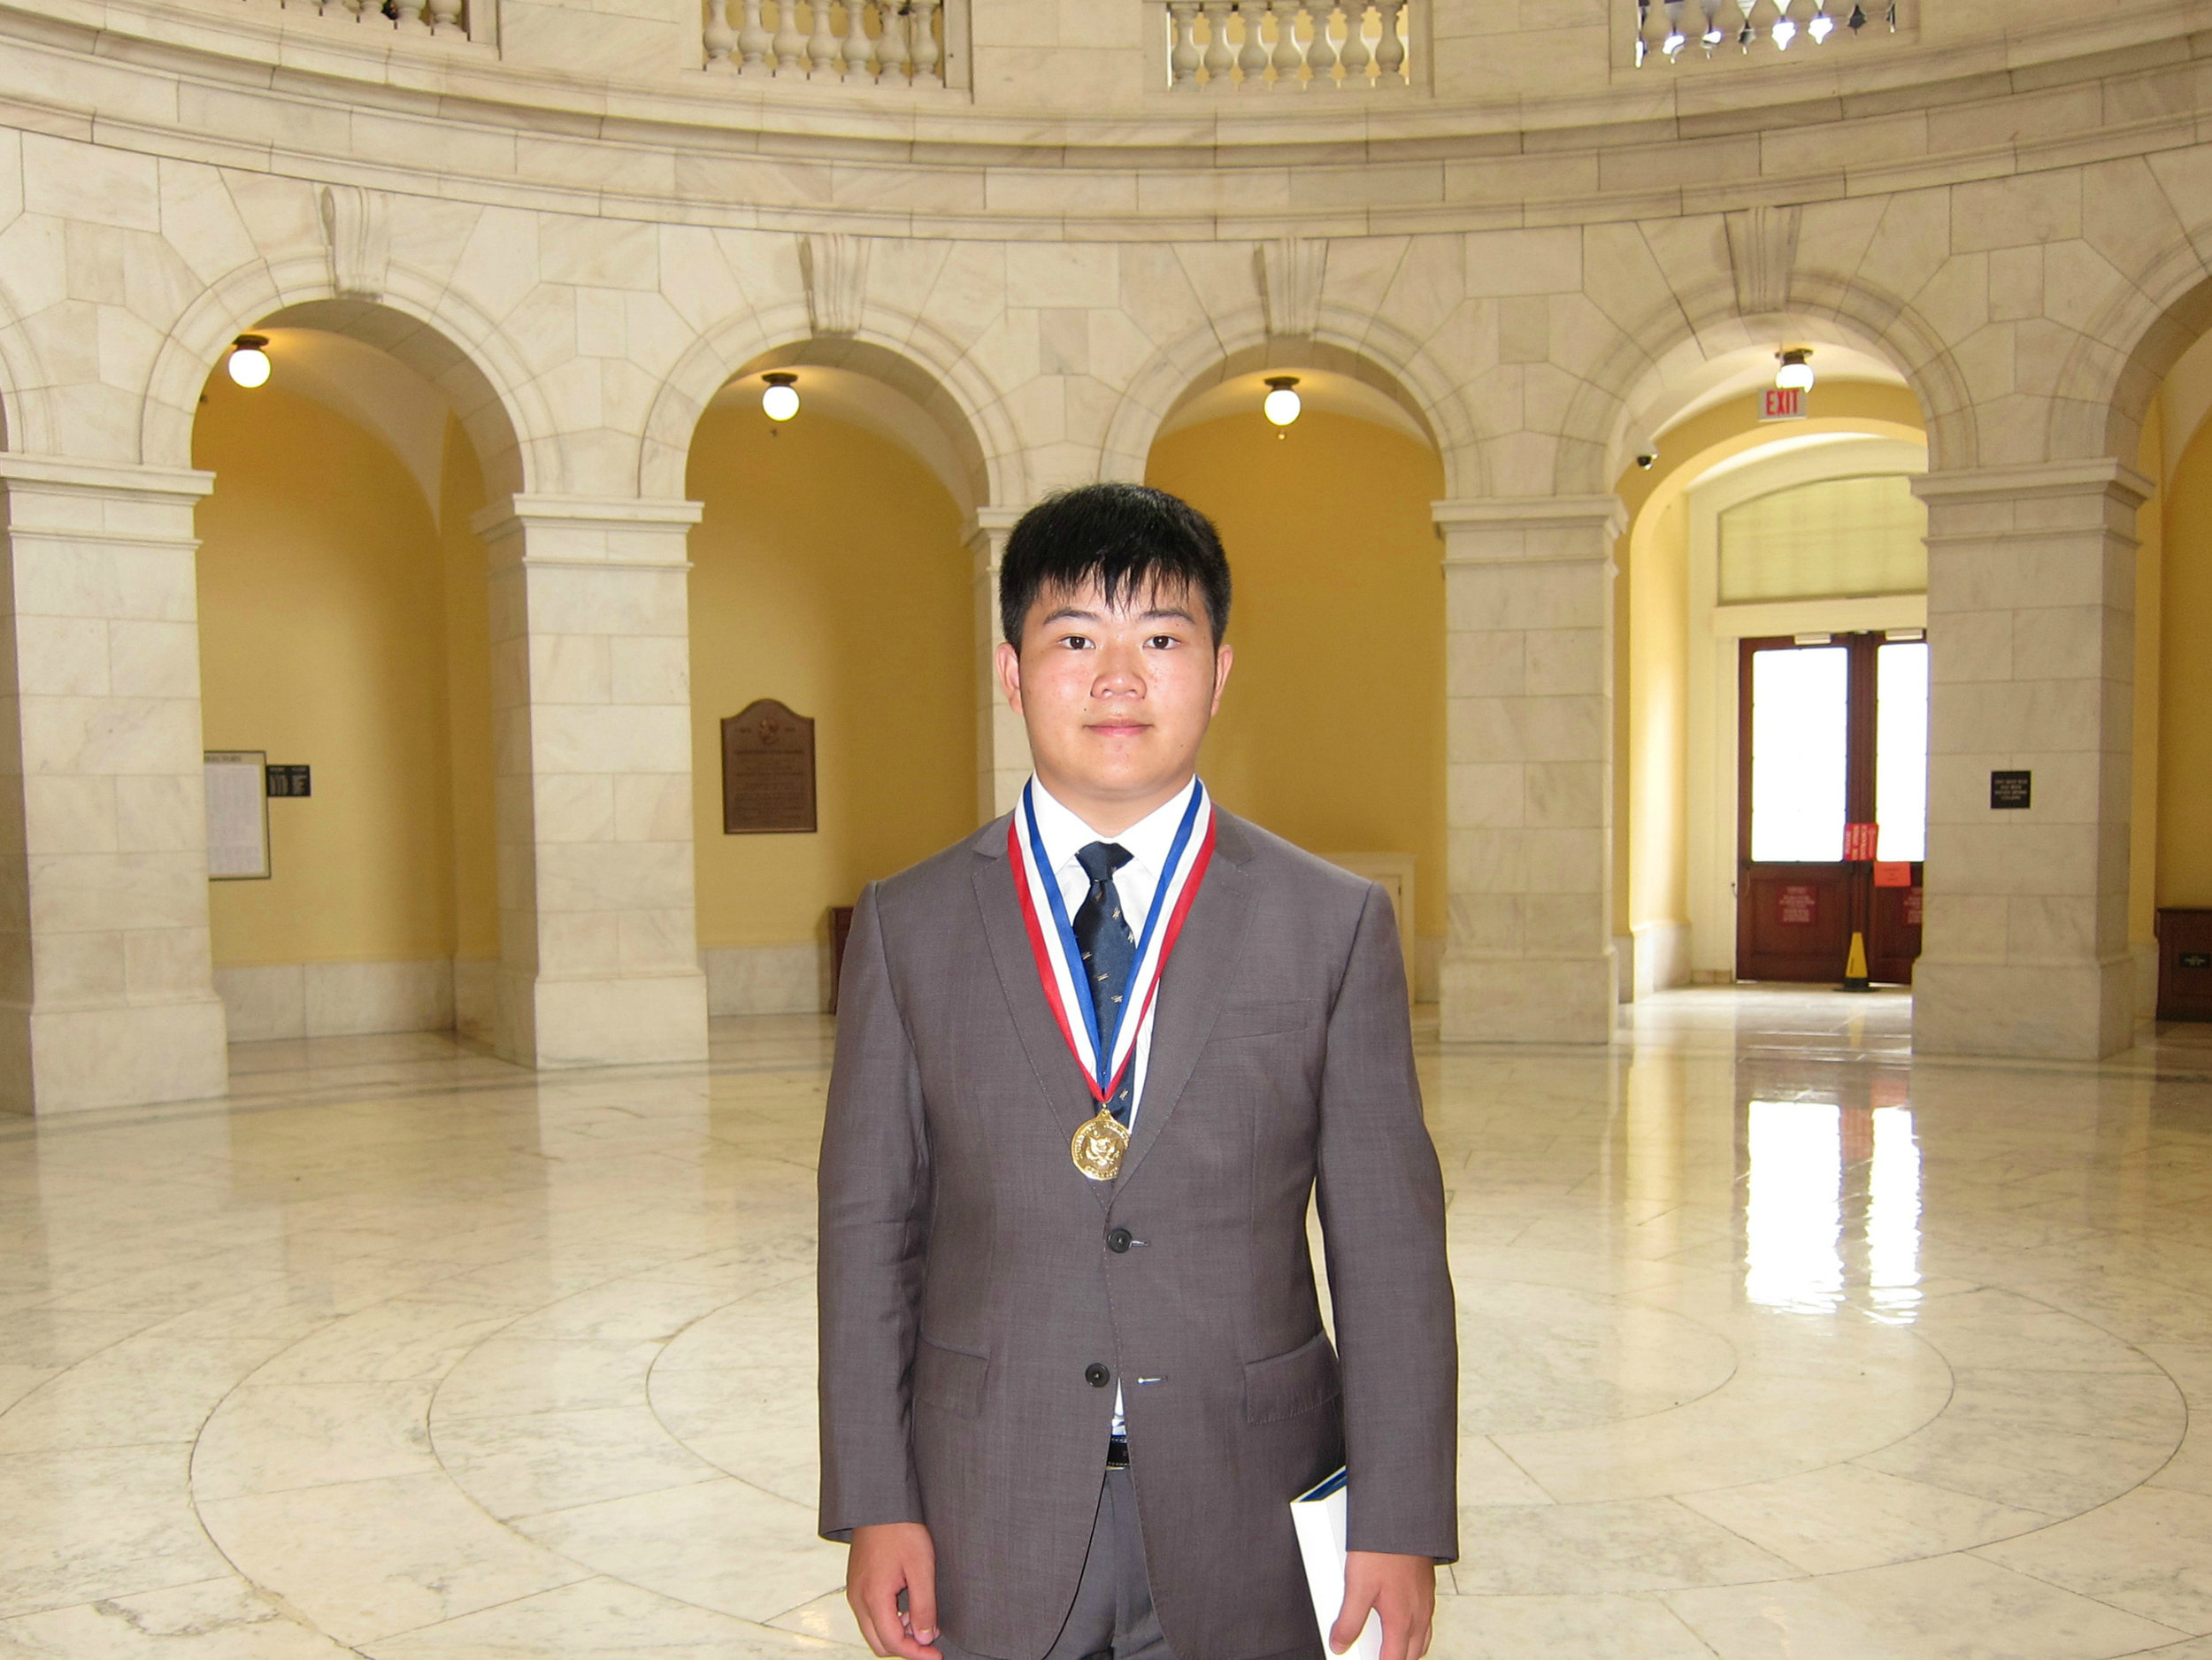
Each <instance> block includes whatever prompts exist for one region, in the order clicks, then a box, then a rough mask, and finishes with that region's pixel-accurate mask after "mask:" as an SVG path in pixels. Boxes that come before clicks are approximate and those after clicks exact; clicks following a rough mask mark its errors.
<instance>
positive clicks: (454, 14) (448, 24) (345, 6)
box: [277, 0, 471, 35]
mask: <svg viewBox="0 0 2212 1660" xmlns="http://www.w3.org/2000/svg"><path fill="white" fill-rule="evenodd" d="M277 10H279V11H280V12H313V13H315V14H316V15H318V16H320V17H326V18H338V19H342V20H345V21H348V22H353V23H365V24H367V25H368V26H369V27H372V28H388V29H403V30H410V31H413V32H416V33H419V34H424V35H432V34H442V33H445V32H447V31H452V32H454V33H457V34H462V35H465V34H467V33H468V30H469V23H470V19H469V12H470V10H471V7H470V5H469V4H468V0H279V4H278V6H277Z"/></svg>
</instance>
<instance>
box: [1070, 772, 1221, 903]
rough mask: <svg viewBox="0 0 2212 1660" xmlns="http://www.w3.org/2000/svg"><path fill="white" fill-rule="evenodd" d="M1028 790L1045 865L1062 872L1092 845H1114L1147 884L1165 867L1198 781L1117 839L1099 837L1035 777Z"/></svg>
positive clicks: (1117, 836) (1182, 789) (1189, 784)
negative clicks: (1034, 805)
mask: <svg viewBox="0 0 2212 1660" xmlns="http://www.w3.org/2000/svg"><path fill="white" fill-rule="evenodd" d="M1029 788H1030V792H1031V799H1032V800H1033V801H1034V802H1035V803H1037V834H1038V835H1039V836H1040V837H1041V838H1042V839H1043V841H1044V844H1045V861H1046V863H1047V864H1048V865H1049V866H1050V867H1051V868H1052V869H1053V870H1055V871H1060V870H1064V869H1066V868H1067V867H1068V866H1069V865H1073V864H1074V863H1075V856H1076V855H1077V854H1078V853H1079V852H1080V851H1082V849H1085V848H1087V847H1088V846H1090V844H1091V843H1092V842H1118V843H1120V844H1121V845H1122V846H1123V847H1125V848H1126V849H1129V857H1130V858H1131V859H1132V860H1133V861H1134V862H1135V863H1136V864H1138V865H1142V866H1143V867H1144V874H1145V876H1146V877H1147V878H1148V880H1150V881H1157V880H1159V879H1160V872H1161V871H1163V870H1164V869H1165V868H1166V866H1167V856H1168V849H1171V848H1172V847H1173V846H1174V845H1175V833H1176V831H1177V830H1178V829H1179V828H1180V827H1181V826H1182V822H1183V814H1184V811H1186V810H1187V808H1188V807H1189V806H1190V798H1191V792H1192V791H1193V790H1194V789H1196V788H1198V780H1196V779H1195V778H1194V779H1192V780H1191V781H1190V782H1189V783H1187V784H1186V785H1184V786H1183V788H1180V789H1179V790H1177V791H1176V792H1175V794H1174V795H1173V796H1171V798H1170V799H1168V800H1167V801H1164V802H1163V803H1160V805H1158V806H1157V807H1155V808H1154V809H1153V810H1152V811H1150V812H1148V813H1147V814H1145V816H1144V817H1143V818H1140V819H1138V820H1137V822H1136V823H1134V824H1133V825H1131V826H1129V827H1128V828H1127V829H1126V830H1125V831H1123V832H1122V833H1121V834H1119V835H1112V836H1109V835H1101V834H1099V833H1098V832H1097V831H1095V830H1094V829H1092V828H1091V826H1088V825H1087V824H1085V823H1084V822H1083V821H1082V819H1080V818H1077V817H1076V816H1075V814H1074V813H1073V812H1072V811H1070V810H1069V809H1068V808H1066V807H1064V806H1063V805H1062V804H1061V803H1059V802H1058V801H1057V800H1056V799H1055V798H1054V796H1053V794H1052V792H1051V791H1050V790H1048V789H1047V788H1045V787H1044V786H1043V785H1042V784H1041V783H1039V782H1038V781H1037V779H1036V777H1035V775H1034V774H1032V775H1031V777H1030V780H1029Z"/></svg>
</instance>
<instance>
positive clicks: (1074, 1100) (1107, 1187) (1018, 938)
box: [969, 818, 1197, 1207]
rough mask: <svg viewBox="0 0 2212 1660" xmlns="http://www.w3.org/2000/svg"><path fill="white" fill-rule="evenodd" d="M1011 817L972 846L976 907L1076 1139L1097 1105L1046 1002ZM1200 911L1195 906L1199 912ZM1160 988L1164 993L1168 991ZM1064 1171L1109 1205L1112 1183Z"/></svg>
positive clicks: (1006, 988)
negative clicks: (1015, 862) (1009, 834)
mask: <svg viewBox="0 0 2212 1660" xmlns="http://www.w3.org/2000/svg"><path fill="white" fill-rule="evenodd" d="M1006 826H1007V820H1006V819H1004V818H999V819H996V820H995V821H994V822H992V823H991V824H989V825H987V826H984V829H983V832H982V834H979V835H978V836H977V837H976V839H975V840H974V841H973V842H971V843H970V844H969V845H970V846H972V847H973V848H974V849H975V850H976V851H977V852H978V853H979V854H982V855H983V856H984V857H980V858H979V859H977V860H976V861H975V870H974V873H973V880H974V884H975V900H976V905H977V907H978V908H979V910H980V911H982V913H983V934H984V937H985V938H986V939H987V940H988V941H990V945H991V961H992V964H993V965H994V966H995V968H996V969H997V970H998V980H999V986H1000V988H1001V989H1002V991H1003V992H1004V993H1005V994H1006V1007H1007V1010H1008V1011H1009V1012H1010V1013H1011V1014H1012V1016H1013V1017H1014V1030H1015V1031H1016V1032H1018V1034H1020V1035H1021V1041H1022V1048H1023V1049H1024V1050H1025V1052H1026V1053H1027V1054H1028V1056H1029V1065H1030V1070H1031V1071H1032V1072H1034V1073H1035V1074H1036V1078H1037V1087H1038V1088H1039V1089H1040V1090H1041V1091H1042V1093H1043V1095H1044V1098H1045V1101H1046V1103H1048V1105H1049V1107H1050V1108H1051V1111H1052V1116H1053V1117H1054V1118H1056V1120H1057V1121H1058V1122H1059V1124H1060V1126H1061V1130H1060V1134H1061V1135H1062V1136H1063V1138H1064V1139H1065V1140H1068V1141H1072V1140H1074V1138H1075V1132H1076V1131H1077V1129H1078V1128H1079V1127H1080V1126H1082V1125H1083V1123H1084V1122H1085V1121H1086V1120H1087V1119H1088V1118H1092V1117H1094V1115H1095V1114H1096V1113H1097V1111H1098V1103H1096V1102H1095V1101H1094V1100H1092V1099H1091V1092H1090V1090H1089V1089H1088V1088H1087V1087H1085V1085H1084V1082H1083V1069H1082V1067H1081V1066H1080V1065H1079V1064H1078V1063H1077V1061H1076V1058H1075V1055H1074V1053H1073V1051H1072V1050H1071V1049H1069V1048H1068V1041H1067V1039H1066V1038H1065V1037H1064V1035H1063V1034H1061V1031H1060V1023H1059V1022H1058V1021H1057V1020H1056V1019H1055V1018H1054V1017H1053V1013H1052V1005H1051V1004H1049V1003H1047V1002H1046V1001H1045V990H1044V986H1043V983H1042V982H1041V980H1039V979H1038V978H1037V958H1036V956H1035V954H1034V953H1033V951H1032V949H1030V944H1029V930H1028V928H1027V926H1025V925H1024V923H1023V921H1022V913H1021V900H1020V898H1019V896H1018V895H1017V894H1016V893H1015V891H1014V883H1015V881H1016V880H1018V874H1017V872H1015V870H1014V868H1013V866H1012V865H1011V864H1010V862H1009V861H1008V859H1007V857H1006ZM1196 909H1197V907H1196V905H1195V903H1194V904H1193V906H1192V910H1193V911H1194V912H1195V911H1196ZM1186 931H1187V928H1186ZM1178 955H1180V953H1178ZM1161 989H1162V992H1163V994H1164V992H1165V990H1166V988H1164V987H1163V988H1161ZM1141 1121H1142V1120H1141V1115H1140V1122H1141ZM1064 1169H1065V1170H1066V1171H1067V1172H1068V1173H1069V1174H1070V1175H1071V1176H1074V1177H1075V1179H1076V1180H1078V1181H1080V1182H1082V1184H1083V1185H1084V1186H1085V1187H1088V1188H1090V1189H1091V1190H1092V1192H1093V1194H1094V1196H1095V1197H1096V1198H1097V1200H1098V1203H1099V1204H1100V1205H1101V1207H1103V1206H1104V1205H1105V1203H1106V1202H1107V1199H1108V1196H1109V1195H1110V1192H1111V1184H1110V1183H1107V1182H1102V1181H1092V1180H1089V1179H1088V1178H1087V1177H1084V1176H1082V1175H1080V1174H1079V1173H1078V1172H1077V1171H1076V1169H1075V1165H1074V1163H1073V1161H1072V1160H1071V1161H1070V1162H1069V1163H1068V1164H1065V1165H1064Z"/></svg>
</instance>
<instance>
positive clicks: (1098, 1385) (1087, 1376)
mask: <svg viewBox="0 0 2212 1660" xmlns="http://www.w3.org/2000/svg"><path fill="white" fill-rule="evenodd" d="M1113 1377H1114V1374H1113V1373H1112V1372H1109V1371H1107V1370H1106V1368H1105V1367H1103V1366H1102V1365H1100V1364H1098V1362H1096V1361H1095V1360H1094V1361H1093V1362H1091V1364H1089V1365H1087V1366H1086V1367H1084V1368H1083V1381H1084V1382H1086V1383H1087V1384H1089V1385H1090V1386H1091V1387H1092V1388H1094V1389H1102V1388H1104V1387H1106V1386H1107V1385H1108V1384H1109V1383H1110V1382H1112V1381H1113Z"/></svg>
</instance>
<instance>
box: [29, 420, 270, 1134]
mask: <svg viewBox="0 0 2212 1660" xmlns="http://www.w3.org/2000/svg"><path fill="white" fill-rule="evenodd" d="M213 485H214V477H213V475H212V474H211V473H191V472H183V471H176V470H170V469H165V468H157V467H142V466H134V465H107V464H100V463H88V462H79V461H65V460H62V459H59V458H56V457H39V456H23V455H0V492H4V496H5V506H6V514H7V518H6V524H7V533H6V539H5V546H6V558H7V565H6V581H5V584H4V587H0V605H4V610H5V619H4V621H5V629H6V634H5V640H4V647H0V663H4V669H0V703H4V706H5V709H6V714H5V718H4V719H0V774H4V785H5V788H0V1111H12V1112H38V1113H41V1114H43V1113H49V1112H65V1111H73V1110H75V1109H81V1108H87V1107H119V1106H142V1105H145V1104H147V1103H153V1102H160V1101H187V1100H192V1099H196V1098H197V1097H201V1096H205V1095H219V1094H220V1093H221V1092H222V1090H223V1088H224V1087H225V1081H226V1077H227V1059H226V1056H225V1049H224V1044H225V1031H224V1021H223V1005H222V1003H221V1001H220V1000H219V998H218V997H217V996H216V995H215V987H214V980H213V973H212V970H211V966H210V961H209V949H208V921H207V811H206V803H205V798H204V784H203V780H204V771H203V767H202V752H201V737H200V658H199V621H198V596H197V594H196V588H195V585H194V572H193V555H194V551H195V549H196V548H197V547H198V546H199V543H198V541H197V539H196V537H195V535H194V534H193V523H192V512H193V508H194V506H195V504H196V503H197V502H198V501H199V499H200V498H201V497H202V496H205V495H206V494H207V492H208V491H209V490H210V489H211V488H213Z"/></svg>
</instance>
